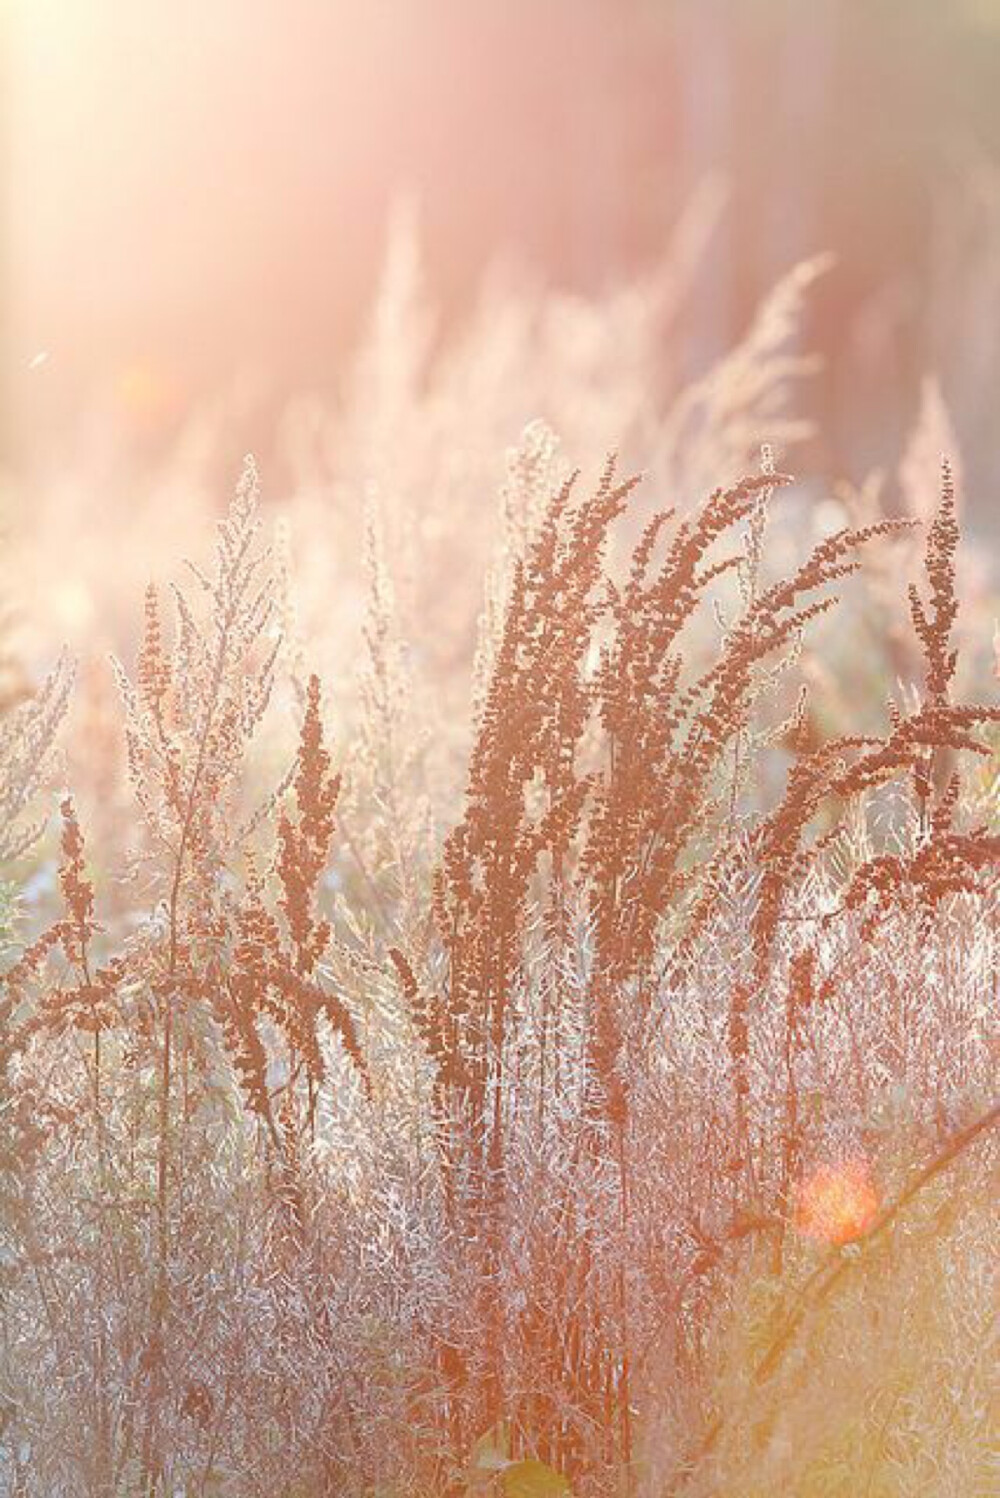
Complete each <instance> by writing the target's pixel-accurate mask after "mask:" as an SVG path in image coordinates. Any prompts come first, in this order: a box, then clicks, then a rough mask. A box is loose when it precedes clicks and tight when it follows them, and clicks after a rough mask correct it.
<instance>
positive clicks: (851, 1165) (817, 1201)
mask: <svg viewBox="0 0 1000 1498" xmlns="http://www.w3.org/2000/svg"><path fill="white" fill-rule="evenodd" d="M878 1210H879V1202H878V1193H877V1192H876V1190H875V1183H874V1181H873V1180H872V1174H871V1171H870V1169H869V1167H868V1165H867V1164H866V1163H865V1161H863V1160H848V1161H845V1162H844V1163H843V1164H839V1165H820V1166H818V1167H817V1169H816V1170H814V1171H813V1173H812V1175H811V1176H809V1177H808V1179H807V1180H806V1181H804V1182H803V1184H802V1188H801V1190H800V1192H799V1201H798V1210H797V1212H796V1224H797V1226H798V1228H799V1231H800V1232H802V1233H804V1234H805V1235H806V1237H807V1238H816V1239H818V1240H820V1241H821V1242H823V1243H835V1244H841V1243H850V1242H852V1240H853V1239H855V1238H861V1237H863V1235H864V1234H865V1233H867V1232H868V1230H869V1229H870V1228H871V1227H872V1225H873V1224H874V1222H875V1219H876V1217H877V1216H878Z"/></svg>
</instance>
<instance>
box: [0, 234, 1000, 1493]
mask: <svg viewBox="0 0 1000 1498" xmlns="http://www.w3.org/2000/svg"><path fill="white" fill-rule="evenodd" d="M686 232H687V234H688V238H687V239H685V238H684V236H683V235H682V236H681V238H680V240H679V242H678V246H675V249H674V252H673V254H672V257H671V258H670V260H669V263H667V264H665V267H664V268H663V269H662V270H661V272H658V273H657V275H655V276H653V277H651V278H650V279H649V280H648V281H647V282H644V283H643V284H642V285H637V286H630V287H627V288H625V289H624V290H622V292H621V293H620V294H616V295H614V296H609V297H608V298H606V299H595V300H594V301H593V302H592V303H584V302H573V303H571V302H569V301H562V300H560V299H558V298H555V297H546V296H542V295H541V294H539V295H538V297H537V298H535V300H534V301H532V300H531V297H533V296H534V293H532V294H531V297H529V295H528V294H527V293H524V294H521V293H517V294H514V293H510V295H509V296H506V297H500V298H498V299H494V300H493V301H492V302H491V301H489V300H488V299H487V301H486V302H485V303H484V305H483V307H482V309H481V310H480V311H479V312H478V313H477V314H476V315H475V317H474V318H473V320H472V322H471V323H470V325H469V326H468V327H467V328H465V329H464V330H462V331H461V332H460V334H459V335H457V336H456V338H455V339H454V340H453V341H452V342H451V343H450V344H448V345H447V346H446V348H444V350H441V349H437V350H435V351H433V352H432V351H431V350H430V347H429V345H428V343H427V340H426V338H425V336H424V334H425V324H424V320H423V312H424V309H423V305H422V303H421V300H420V297H419V295H418V294H417V291H416V289H415V281H414V267H413V261H412V256H410V257H409V258H408V256H409V251H408V249H407V242H406V241H405V238H404V240H403V241H401V242H400V245H398V246H397V247H396V249H395V251H394V253H393V256H391V257H390V265H389V270H388V273H387V277H386V283H385V286H384V288H383V293H382V297H381V300H380V303H379V308H378V311H377V315H376V317H375V319H374V322H373V330H372V333H371V336H370V338H369V339H368V341H367V342H366V345H365V347H364V349H363V351H362V354H361V355H360V357H359V359H358V361H357V365H356V368H355V370H354V372H353V375H352V378H351V380H350V381H349V382H348V384H347V388H346V390H345V393H344V399H343V402H342V404H341V405H340V406H339V407H338V408H337V409H336V410H335V411H321V410H317V409H313V408H309V409H308V410H307V409H301V410H296V411H293V412H291V413H289V416H288V421H287V430H286V443H287V446H286V449H285V457H286V460H287V459H288V454H289V453H293V454H297V460H296V461H297V465H298V466H297V467H295V466H294V465H293V464H290V460H288V461H289V466H291V467H293V468H294V472H295V478H294V481H293V482H291V483H289V484H288V486H287V493H285V494H284V495H283V496H282V497H281V498H280V502H279V501H278V499H276V498H275V497H274V496H272V495H270V494H269V491H268V475H267V472H266V471H264V472H263V473H262V474H260V473H258V469H257V466H256V464H255V463H254V462H253V461H252V460H251V459H247V460H246V462H245V463H244V465H243V468H242V472H241V473H240V474H239V477H238V481H237V483H236V484H235V486H234V494H233V496H232V497H231V498H227V497H226V496H223V497H222V498H221V499H218V498H217V497H216V496H215V495H213V494H212V493H211V492H209V489H208V485H207V483H206V481H205V472H204V468H203V467H202V466H200V464H201V460H200V458H199V455H198V450H197V443H195V442H194V441H193V439H192V442H191V444H189V445H188V446H187V447H186V448H184V449H183V451H182V452H180V454H179V455H178V456H177V457H176V459H175V460H174V463H173V466H172V467H171V466H168V467H167V468H166V469H164V470H162V471H160V472H157V473H149V474H147V475H145V477H144V480H143V484H144V487H141V488H140V490H139V494H140V501H141V502H140V503H138V504H137V505H136V506H134V507H133V509H131V510H130V509H129V508H128V506H126V505H124V504H123V505H122V506H121V508H120V510H119V511H118V512H117V518H116V521H115V525H114V527H112V526H106V527H105V528H104V529H103V531H102V530H101V528H100V527H98V528H97V529H96V530H95V527H94V525H93V523H92V519H91V520H88V519H87V518H86V517H87V516H88V515H90V516H91V517H92V515H93V511H92V510H91V509H90V507H89V506H88V505H87V504H79V505H77V506H76V507H75V508H73V507H69V506H67V505H66V504H65V491H64V490H61V491H59V493H57V494H54V495H53V496H52V498H51V499H50V500H49V501H48V502H46V501H45V499H44V498H42V499H40V500H39V502H38V504H37V506H35V507H34V509H33V512H32V514H31V516H30V518H28V519H26V520H24V521H22V523H20V524H19V525H18V526H17V527H15V529H14V531H13V533H12V535H11V537H10V538H9V541H8V542H7V543H6V544H8V545H9V547H10V551H9V553H8V555H9V557H10V558H11V559H12V561H13V562H14V563H15V565H12V566H11V568H10V580H11V596H12V598H13V599H14V601H16V602H17V604H18V610H19V612H20V614H21V619H22V623H21V630H20V634H18V633H17V632H15V631H14V628H13V624H12V625H11V627H10V630H9V631H8V633H9V641H10V644H9V649H7V650H6V652H5V658H4V663H3V671H4V674H3V683H4V687H3V697H2V716H0V858H2V860H3V864H2V879H3V884H2V897H0V898H2V904H0V952H2V957H0V962H2V968H0V971H2V997H0V1089H2V1090H0V1493H3V1494H4V1495H9V1498H113V1495H116V1498H133V1495H135V1498H139V1495H142V1498H154V1495H155V1498H167V1495H170V1498H178V1495H182V1494H183V1495H185V1498H210V1495H211V1498H321V1495H332V1494H344V1495H358V1498H362V1495H365V1498H445V1495H456V1498H457V1495H459V1494H476V1495H484V1498H485V1495H488V1494H489V1495H494V1494H496V1495H504V1498H547V1495H550V1494H551V1495H555V1494H559V1493H567V1492H572V1493H574V1494H578V1495H581V1498H584V1495H593V1498H604V1495H609V1498H610V1495H635V1498H644V1495H649V1498H779V1495H780V1498H821V1495H822V1498H848V1495H850V1498H904V1495H905V1498H910V1495H913V1498H916V1495H918V1494H921V1495H931V1498H988V1495H989V1494H991V1493H995V1492H996V1490H997V1488H996V1484H997V1482H998V1480H1000V1473H998V1466H997V1452H996V1450H995V1448H994V1447H993V1444H992V1441H991V1432H992V1433H993V1435H994V1436H995V1432H996V1430H997V1428H998V1420H997V1416H998V1414H1000V1410H998V1405H997V1385H996V1374H995V1366H996V1358H997V1316H996V1305H997V1288H998V1287H997V1276H996V1253H995V1249H996V1241H997V1239H996V1233H997V1214H996V1202H997V1199H998V1196H997V1191H996V1186H997V1178H996V1165H997V1131H996V1125H997V1122H998V1104H997V1098H996V1091H995V1078H996V1062H997V1029H996V1001H997V973H998V960H1000V951H998V937H1000V884H998V880H997V869H998V865H1000V824H998V762H997V746H998V741H1000V708H998V707H997V705H996V698H995V674H996V667H995V664H994V659H993V643H992V621H991V619H990V609H991V605H990V588H991V586H994V584H993V582H992V581H991V579H990V577H989V571H988V568H985V569H984V568H983V567H981V566H980V568H979V569H978V570H977V569H976V567H975V566H973V565H970V558H969V557H968V555H967V554H966V553H965V552H963V543H962V538H961V535H960V525H959V521H960V517H961V509H962V498H961V485H960V482H959V479H958V454H957V452H956V451H955V450H954V449H952V450H951V451H950V453H949V454H948V455H946V456H944V457H942V449H943V448H944V447H946V446H948V445H949V444H950V442H951V434H950V428H949V423H948V419H947V414H946V412H945V409H944V405H943V401H942V400H941V397H940V393H939V392H938V391H937V389H936V387H934V386H933V385H928V388H927V392H926V394H925V399H924V405H923V409H922V411H921V412H920V413H919V415H918V417H917V420H916V423H915V429H914V435H913V438H912V441H911V442H910V444H909V447H908V450H907V452H906V453H905V454H904V455H903V458H902V459H901V461H900V463H899V468H898V473H895V474H893V473H890V474H889V475H888V476H885V475H883V477H882V478H881V479H872V480H870V481H867V482H865V483H862V484H859V485H858V487H856V488H853V487H851V486H848V485H846V484H845V485H843V486H840V487H839V488H838V489H836V490H835V491H834V492H832V493H829V494H825V493H823V492H821V491H819V490H818V488H817V486H810V485H809V484H808V483H802V484H799V483H796V482H795V481H793V479H792V478H791V477H790V476H789V475H788V474H786V473H785V472H783V471H782V469H783V468H784V467H786V466H791V463H790V461H789V460H788V459H785V458H782V459H781V462H780V466H779V461H778V458H777V457H776V452H780V453H785V452H787V451H788V450H789V449H792V452H793V456H794V445H795V442H796V441H797V440H798V438H799V437H800V436H801V435H802V432H803V424H802V423H800V422H799V421H798V420H797V419H796V418H795V415H794V411H795V399H794V397H795V389H796V384H797V381H798V380H799V378H800V377H801V376H803V375H804V374H805V373H806V370H807V361H804V360H803V359H802V358H801V356H800V355H798V354H797V353H795V351H794V349H795V329H796V323H797V318H798V313H799V310H800V307H801V304H802V300H803V298H804V297H806V296H807V295H808V291H809V287H810V285H811V283H812V281H813V280H814V279H815V277H816V276H817V274H818V273H819V272H820V270H821V268H822V267H821V265H820V264H819V263H810V264H809V265H807V266H805V267H801V268H799V269H798V270H796V271H794V272H793V273H792V274H791V275H790V276H789V277H788V278H787V279H786V280H785V281H784V282H783V283H782V284H781V285H780V286H779V287H778V289H777V290H776V291H775V292H774V294H773V295H772V296H771V297H770V298H769V299H768V300H767V302H766V304H765V306H764V307H763V308H762V310H761V312H760V314H759V316H758V318H757V319H756V321H755V322H754V324H753V326H752V328H751V329H750V331H749V333H748V335H747V338H746V339H745V341H744V342H743V343H742V344H740V345H739V346H738V347H737V348H736V349H735V350H734V351H733V352H732V353H731V354H730V355H728V356H727V357H726V358H725V359H723V360H722V361H721V362H720V363H719V364H717V365H716V366H715V367H714V368H712V369H710V370H709V371H708V372H706V373H705V374H704V376H703V377H701V378H699V379H698V381H697V382H696V383H695V384H693V385H685V384H684V382H683V381H678V382H677V385H676V388H668V389H664V386H663V382H662V380H661V381H659V382H657V381H656V380H654V377H653V373H652V371H653V367H654V364H655V365H656V366H657V368H658V367H659V363H660V358H661V352H662V351H661V350H660V348H659V346H658V345H657V344H656V340H657V339H658V338H659V337H660V334H661V333H662V331H663V329H664V328H665V327H666V326H667V325H668V323H669V316H670V311H671V308H672V306H673V305H674V300H675V299H676V297H677V296H679V295H680V292H679V291H678V287H683V286H684V285H685V284H686V282H685V277H686V276H687V274H688V270H689V260H690V258H691V252H692V245H694V244H696V243H697V242H700V241H698V235H699V234H700V233H701V232H702V230H701V227H699V224H697V223H695V224H694V225H693V226H692V225H689V226H688V230H687V231H686ZM654 356H655V357H654ZM540 413H544V414H545V418H546V419H545V420H543V419H541V415H540ZM556 430H558V432H559V436H558V437H557V436H556V435H555V431H556ZM518 431H520V432H521V435H520V436H517V433H518ZM762 438H766V439H767V440H766V441H765V442H763V444H762V440H761V439H762ZM609 449H615V450H616V452H617V455H613V456H608V451H609ZM577 463H579V465H580V468H579V471H577V470H576V468H575V465H576V464H577ZM633 463H634V464H635V465H636V466H637V467H638V466H642V468H643V472H642V475H641V476H633V472H632V464H633ZM79 483H80V484H81V486H82V487H83V490H84V492H86V485H85V481H84V479H83V478H81V479H79ZM717 485H718V486H719V487H716V486H717ZM494 495H496V496H497V499H496V501H495V500H494V497H493V496H494ZM75 517H79V518H75ZM213 519H214V520H215V521H216V522H217V523H216V528H215V536H214V544H213V539H212V521H213ZM88 531H89V533H88V534H85V532H88ZM123 538H124V542H125V544H123ZM168 541H169V547H168V544H167V543H168ZM173 553H176V556H172V554H173ZM185 553H186V554H187V557H188V560H187V561H185V560H184V556H185ZM32 578H38V579H39V580H40V581H39V583H38V594H37V598H38V600H40V602H39V603H37V606H36V607H35V608H34V610H32V607H31V600H30V596H29V592H30V583H29V588H28V589H25V588H24V587H23V586H22V588H21V596H20V598H17V597H16V596H15V595H16V589H15V586H14V585H15V583H16V582H17V580H18V579H20V580H21V583H22V585H23V583H24V580H25V579H29V580H30V579H32ZM81 580H82V581H81ZM962 580H964V582H963V581H962ZM966 584H967V586H966ZM966 595H967V596H966ZM960 603H961V605H962V607H960ZM47 625H51V626H52V634H51V638H49V637H48V636H47V634H46V626H47ZM62 634H68V635H70V636H71V637H72V649H71V651H70V653H69V654H67V655H66V656H64V657H61V658H58V659H57V654H58V649H59V645H60V636H61V635H62ZM109 649H113V650H114V651H115V652H116V653H115V654H114V655H113V656H112V657H111V659H110V660H109V658H108V651H109ZM119 654H120V655H121V656H122V659H119V658H118V655H119ZM43 660H48V661H49V662H52V661H53V660H55V661H56V664H54V665H52V666H51V667H50V671H49V674H48V675H47V676H46V675H45V673H44V671H42V670H40V669H39V667H38V662H40V661H43Z"/></svg>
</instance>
